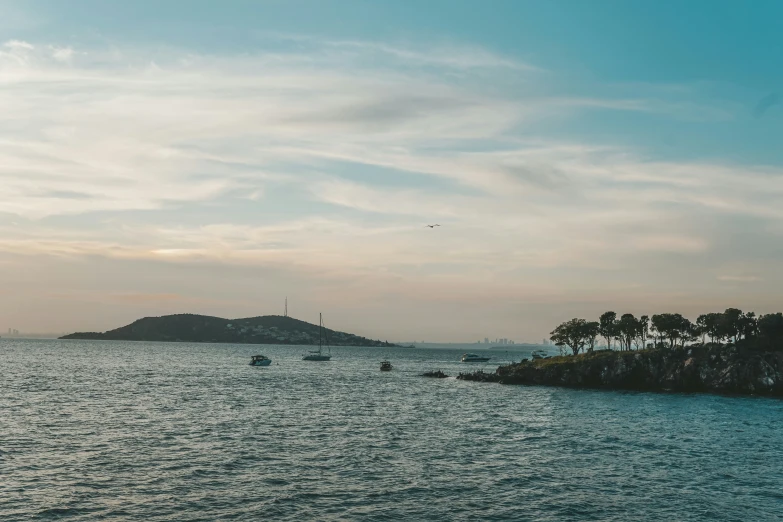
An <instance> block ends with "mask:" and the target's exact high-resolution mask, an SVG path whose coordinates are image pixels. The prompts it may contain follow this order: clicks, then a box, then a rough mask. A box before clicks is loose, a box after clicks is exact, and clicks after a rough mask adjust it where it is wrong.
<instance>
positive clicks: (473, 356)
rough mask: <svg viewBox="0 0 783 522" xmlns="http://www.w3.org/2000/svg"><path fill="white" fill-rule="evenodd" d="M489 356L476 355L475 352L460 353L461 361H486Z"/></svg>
mask: <svg viewBox="0 0 783 522" xmlns="http://www.w3.org/2000/svg"><path fill="white" fill-rule="evenodd" d="M489 359H490V358H489V357H484V356H482V355H476V354H475V353H466V354H463V355H462V362H487V361H489Z"/></svg>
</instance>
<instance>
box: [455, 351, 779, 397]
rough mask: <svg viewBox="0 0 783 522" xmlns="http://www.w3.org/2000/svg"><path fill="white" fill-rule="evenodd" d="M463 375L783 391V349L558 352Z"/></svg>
mask: <svg viewBox="0 0 783 522" xmlns="http://www.w3.org/2000/svg"><path fill="white" fill-rule="evenodd" d="M458 378H460V379H463V380H472V381H480V382H499V383H502V384H539V385H549V386H570V387H584V388H608V389H624V390H656V391H683V392H719V393H741V394H759V395H778V396H783V352H779V351H757V350H751V349H742V348H737V347H736V346H728V347H727V346H720V345H707V346H701V345H698V346H690V347H685V348H675V349H654V350H653V349H650V350H643V351H638V352H615V351H609V350H603V351H597V352H593V353H587V354H581V355H577V356H563V357H552V358H549V359H539V360H534V361H523V362H521V363H519V364H512V365H508V366H501V367H499V368H498V369H497V370H496V371H495V372H494V373H492V374H485V373H483V372H477V373H475V374H467V375H460V376H459V377H458Z"/></svg>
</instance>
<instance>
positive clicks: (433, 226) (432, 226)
mask: <svg viewBox="0 0 783 522" xmlns="http://www.w3.org/2000/svg"><path fill="white" fill-rule="evenodd" d="M424 226H425V227H430V228H435V227H439V226H440V225H438V224H437V223H435V224H434V225H424Z"/></svg>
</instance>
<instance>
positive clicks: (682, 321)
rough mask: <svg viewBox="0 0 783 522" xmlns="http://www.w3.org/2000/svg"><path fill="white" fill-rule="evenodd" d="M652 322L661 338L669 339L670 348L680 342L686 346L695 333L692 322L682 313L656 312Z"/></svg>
mask: <svg viewBox="0 0 783 522" xmlns="http://www.w3.org/2000/svg"><path fill="white" fill-rule="evenodd" d="M652 324H653V328H655V330H656V331H657V332H658V334H659V335H660V336H661V338H662V339H664V340H668V341H669V348H674V347H675V346H677V344H678V343H679V344H680V345H681V346H684V345H685V341H687V340H688V339H689V338H690V335H692V333H693V325H692V323H691V322H690V321H689V320H688V319H686V318H685V317H683V316H682V315H680V314H655V315H653V316H652Z"/></svg>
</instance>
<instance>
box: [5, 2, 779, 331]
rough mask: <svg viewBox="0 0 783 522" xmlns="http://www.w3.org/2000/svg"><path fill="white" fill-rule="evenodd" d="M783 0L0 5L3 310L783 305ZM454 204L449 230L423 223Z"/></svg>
mask: <svg viewBox="0 0 783 522" xmlns="http://www.w3.org/2000/svg"><path fill="white" fill-rule="evenodd" d="M781 18H783V3H781V2H771V1H764V0H759V1H757V2H751V3H746V4H743V3H739V2H725V1H722V0H715V1H710V2H707V1H704V0H694V1H691V2H670V3H665V2H664V3H661V2H583V1H575V0H551V1H546V2H515V1H505V0H499V1H498V2H493V3H491V4H487V3H481V2H477V1H467V0H449V1H446V0H432V1H428V2H414V1H412V0H398V1H394V2H390V1H387V2H374V1H364V0H344V1H340V2H338V1H331V0H324V1H319V2H315V1H302V0H291V1H287V2H245V1H232V0H227V1H225V2H203V1H198V2H177V1H168V2H153V1H151V0H135V1H133V2H102V1H97V0H72V1H70V2H62V1H59V0H57V1H56V0H25V1H22V0H18V1H16V0H7V1H4V2H2V3H0V107H2V110H3V118H2V120H1V121H0V154H2V158H3V161H2V162H0V186H2V191H0V296H1V297H0V320H2V321H4V322H7V323H8V324H10V325H13V328H16V329H19V330H20V331H34V330H50V331H59V332H74V331H85V330H86V331H105V330H108V329H112V328H116V327H119V326H122V325H125V324H128V323H130V322H132V321H134V320H136V319H138V318H141V317H144V316H153V315H164V314H173V313H198V314H206V315H215V316H220V317H226V318H240V317H248V316H258V315H269V314H284V313H286V312H285V308H284V303H285V301H286V298H287V300H288V313H290V315H291V316H292V317H296V318H299V319H303V320H307V321H309V322H311V323H317V321H318V314H319V313H323V314H324V321H325V324H326V325H327V326H328V327H330V328H335V329H338V330H342V331H346V332H351V333H355V334H358V335H364V336H366V337H369V338H380V339H396V338H418V339H422V338H424V339H432V340H438V341H444V342H448V341H465V340H470V342H473V341H475V340H480V339H484V338H485V337H488V334H489V333H490V332H495V333H493V334H492V335H491V336H489V337H491V338H495V336H497V335H502V336H503V337H504V338H507V339H515V340H522V339H527V340H531V341H532V340H536V341H534V342H539V341H537V340H539V339H545V338H548V337H549V332H551V331H552V329H553V328H554V327H556V326H557V325H558V324H560V323H561V322H563V321H566V320H569V319H571V318H574V317H581V318H589V319H592V320H596V319H597V318H598V316H599V315H600V314H601V313H602V312H604V311H606V310H614V311H616V312H617V313H618V314H622V313H625V312H630V313H633V314H635V315H636V316H639V315H642V314H647V315H652V314H655V313H660V312H679V313H681V314H683V315H686V316H688V317H690V318H691V319H695V317H696V315H697V314H699V313H704V312H707V311H710V310H712V311H721V310H723V309H725V308H728V307H737V308H741V309H743V310H754V311H756V312H757V313H766V312H774V311H777V310H778V309H779V305H780V295H781V293H782V292H783V273H781V271H780V269H779V267H780V266H781V264H783V249H781V248H780V247H779V245H781V244H783V211H781V210H780V209H781V208H783V147H780V143H779V141H780V138H779V137H780V136H781V135H783V105H781V102H780V100H781V92H783V69H781V68H780V67H778V66H777V65H776V64H777V63H779V61H780V57H779V49H780V48H781V45H783V32H781V31H780V30H779V27H778V26H779V20H780V19H781ZM435 223H437V224H438V225H440V226H438V227H433V228H429V227H427V225H431V224H435Z"/></svg>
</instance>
